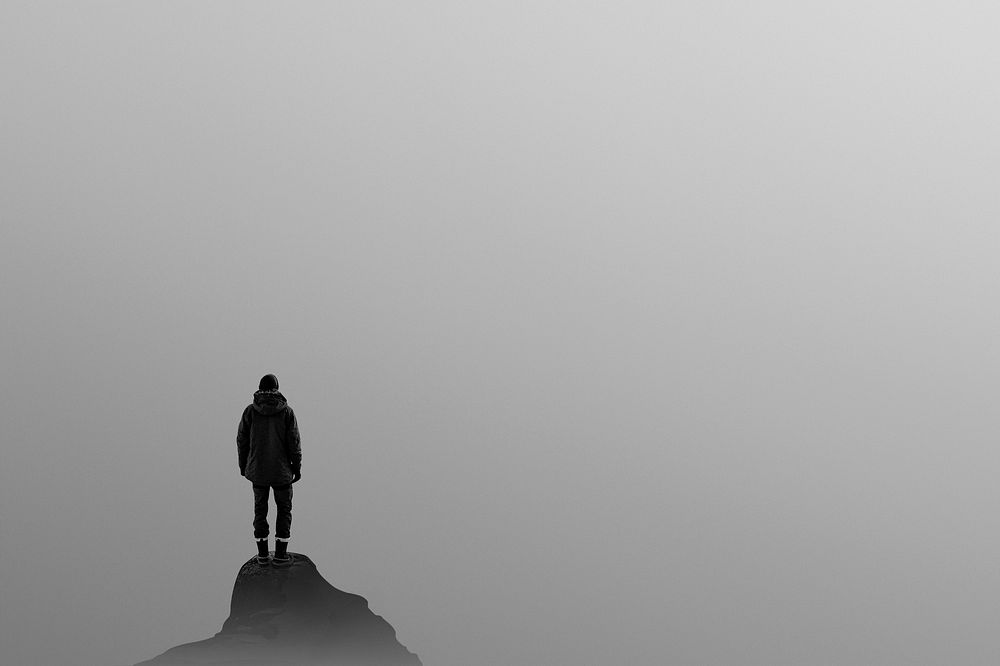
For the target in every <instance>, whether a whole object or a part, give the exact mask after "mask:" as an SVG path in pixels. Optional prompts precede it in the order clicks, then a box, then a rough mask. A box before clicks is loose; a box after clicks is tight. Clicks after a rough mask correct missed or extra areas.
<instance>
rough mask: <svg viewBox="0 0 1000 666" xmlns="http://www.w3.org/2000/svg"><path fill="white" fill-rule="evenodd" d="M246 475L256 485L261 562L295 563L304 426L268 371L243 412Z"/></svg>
mask: <svg viewBox="0 0 1000 666" xmlns="http://www.w3.org/2000/svg"><path fill="white" fill-rule="evenodd" d="M236 449H237V452H238V454H239V463H240V474H242V475H243V476H244V477H246V478H247V479H248V480H249V481H250V482H251V483H252V484H253V536H254V539H256V540H257V562H258V563H260V564H267V563H268V562H269V561H270V562H273V563H274V564H275V565H276V566H285V565H288V564H291V561H292V560H291V558H290V557H289V556H288V540H289V539H290V538H291V528H292V484H293V483H295V482H296V481H298V480H299V479H301V478H302V447H301V445H300V443H299V424H298V422H297V421H296V420H295V412H293V411H292V408H291V407H289V406H288V401H287V400H285V396H283V395H281V393H280V392H279V391H278V378H277V377H275V376H274V375H264V376H263V377H262V378H261V380H260V385H259V390H258V391H257V392H255V393H254V394H253V402H252V403H251V404H249V405H247V408H246V409H244V410H243V416H242V417H241V418H240V425H239V428H238V429H237V431H236ZM272 488H273V489H274V503H275V505H277V508H278V517H277V520H276V521H275V522H276V525H275V540H274V557H273V558H270V557H269V551H268V548H267V537H268V535H269V534H270V529H269V527H268V524H267V500H268V494H269V492H270V490H271V489H272Z"/></svg>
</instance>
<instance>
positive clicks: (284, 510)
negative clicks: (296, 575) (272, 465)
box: [273, 484, 292, 565]
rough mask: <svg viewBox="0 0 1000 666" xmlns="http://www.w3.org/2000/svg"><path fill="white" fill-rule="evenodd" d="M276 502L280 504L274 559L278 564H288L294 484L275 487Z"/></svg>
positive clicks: (275, 534)
mask: <svg viewBox="0 0 1000 666" xmlns="http://www.w3.org/2000/svg"><path fill="white" fill-rule="evenodd" d="M274 503H275V504H276V505H277V506H278V517H277V519H276V521H275V533H274V559H273V562H274V564H276V565H282V564H288V563H290V562H291V558H289V557H288V554H287V548H288V540H289V539H290V538H291V536H292V533H291V529H292V484H288V485H287V486H278V487H275V489H274Z"/></svg>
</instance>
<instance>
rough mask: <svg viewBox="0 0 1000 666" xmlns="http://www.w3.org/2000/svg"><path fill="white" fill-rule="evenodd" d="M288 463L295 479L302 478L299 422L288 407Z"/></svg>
mask: <svg viewBox="0 0 1000 666" xmlns="http://www.w3.org/2000/svg"><path fill="white" fill-rule="evenodd" d="M286 442H287V445H288V449H287V450H288V464H289V465H290V466H291V468H292V474H294V475H295V481H298V480H299V479H301V478H302V441H301V438H300V437H299V422H298V420H297V419H296V418H295V412H293V411H292V409H291V408H290V407H289V409H288V439H287V440H286Z"/></svg>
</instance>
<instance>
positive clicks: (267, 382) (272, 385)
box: [259, 375, 278, 391]
mask: <svg viewBox="0 0 1000 666" xmlns="http://www.w3.org/2000/svg"><path fill="white" fill-rule="evenodd" d="M259 388H260V390H261V391H277V390H278V378H277V377H275V376H274V375H264V376H263V377H261V378H260V386H259Z"/></svg>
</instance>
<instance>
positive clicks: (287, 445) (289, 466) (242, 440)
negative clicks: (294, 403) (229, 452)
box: [236, 391, 302, 486]
mask: <svg viewBox="0 0 1000 666" xmlns="http://www.w3.org/2000/svg"><path fill="white" fill-rule="evenodd" d="M236 449H237V451H238V453H239V463H240V474H242V475H243V476H245V477H246V478H247V479H249V480H250V481H251V482H253V484H254V485H258V486H263V485H270V486H283V485H286V484H289V483H291V482H292V475H293V474H295V473H296V472H298V471H299V470H300V469H301V467H302V446H301V444H300V443H299V424H298V422H297V421H296V420H295V412H293V411H292V408H291V407H289V406H288V402H287V401H286V400H285V396H283V395H281V393H279V392H278V391H257V392H256V393H254V394H253V402H252V403H251V404H249V405H247V408H246V409H244V410H243V416H242V417H241V418H240V425H239V429H238V430H237V431H236Z"/></svg>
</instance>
